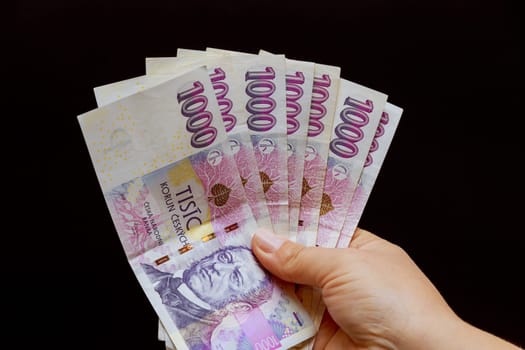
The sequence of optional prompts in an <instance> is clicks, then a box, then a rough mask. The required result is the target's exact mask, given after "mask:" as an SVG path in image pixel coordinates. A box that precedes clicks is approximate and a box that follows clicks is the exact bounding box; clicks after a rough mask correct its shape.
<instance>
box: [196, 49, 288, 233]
mask: <svg viewBox="0 0 525 350" xmlns="http://www.w3.org/2000/svg"><path fill="white" fill-rule="evenodd" d="M206 52H212V53H219V54H224V55H229V56H231V59H232V63H233V66H234V67H235V68H236V69H237V73H238V74H237V76H238V79H239V80H238V81H239V82H240V84H241V85H239V87H240V89H238V90H236V92H239V93H240V96H239V98H240V99H242V105H243V106H244V108H245V116H246V124H245V126H246V132H247V133H248V134H249V135H250V138H251V140H252V144H253V151H254V153H255V159H256V160H257V166H258V168H259V173H260V175H261V181H262V185H263V189H264V195H265V197H266V205H267V206H268V210H269V211H270V217H271V220H272V225H273V229H274V231H275V232H276V233H277V234H280V235H284V236H286V237H288V236H289V233H288V162H287V142H286V141H287V136H286V64H285V59H284V56H282V55H255V54H248V53H242V52H235V51H226V50H219V49H213V48H207V49H206Z"/></svg>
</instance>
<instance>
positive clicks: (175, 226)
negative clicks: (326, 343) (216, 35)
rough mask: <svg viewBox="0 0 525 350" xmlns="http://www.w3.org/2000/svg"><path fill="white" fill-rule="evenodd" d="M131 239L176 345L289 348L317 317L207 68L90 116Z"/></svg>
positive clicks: (127, 245)
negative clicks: (259, 207)
mask: <svg viewBox="0 0 525 350" xmlns="http://www.w3.org/2000/svg"><path fill="white" fill-rule="evenodd" d="M79 122H80V125H81V128H82V131H83V134H84V137H85V140H86V144H87V146H88V149H89V152H90V155H91V158H92V161H93V164H94V166H95V170H96V173H97V176H98V179H99V182H100V185H101V187H102V190H103V192H104V196H105V199H106V201H107V204H108V207H109V209H110V212H111V216H112V219H113V221H114V223H115V226H116V228H117V232H118V234H119V237H120V240H121V242H122V245H123V247H124V250H125V252H126V255H127V257H128V260H129V262H130V264H131V266H132V268H133V271H134V272H135V274H136V276H137V278H138V280H139V282H140V284H141V286H142V288H143V290H144V291H145V293H146V295H147V297H148V299H149V301H150V302H151V304H152V305H153V307H154V309H155V311H156V312H157V314H158V315H159V317H160V319H161V321H162V323H163V324H164V326H165V328H166V331H167V333H168V335H169V337H170V339H171V340H172V342H173V344H174V345H175V346H176V347H177V349H277V348H289V347H291V346H294V345H295V344H297V343H299V342H301V341H303V340H305V339H307V338H309V337H311V336H312V335H313V333H314V329H313V326H312V322H311V320H310V319H309V318H308V315H307V314H306V312H305V311H304V309H303V308H302V306H301V305H300V304H299V303H298V302H297V300H296V299H294V297H293V296H292V295H289V294H287V293H286V292H285V290H286V288H282V287H281V286H280V284H279V283H278V282H276V281H274V280H273V279H272V278H271V276H270V275H269V274H268V273H267V272H266V271H264V270H263V269H262V268H261V267H260V266H259V265H258V263H257V262H256V260H255V258H254V257H253V255H252V253H251V250H250V248H249V247H250V240H251V235H252V234H253V232H254V231H255V229H256V228H257V225H256V223H255V220H254V218H253V215H252V212H251V210H250V207H249V205H248V203H247V200H246V196H245V194H244V190H243V187H242V184H241V179H240V176H239V174H238V171H237V168H236V166H235V161H234V159H233V156H232V153H231V148H230V147H229V144H228V141H227V138H226V133H225V129H224V125H223V124H222V120H221V117H220V111H219V106H218V103H217V100H216V98H215V95H214V92H213V87H212V85H211V82H210V79H209V76H208V74H207V71H206V70H205V69H203V68H199V69H196V70H193V71H191V72H189V73H187V74H184V75H181V76H179V77H176V78H174V79H172V80H168V81H166V82H165V83H162V84H160V85H158V86H156V87H154V88H151V89H148V90H144V91H143V92H140V93H137V94H133V95H131V96H129V97H127V98H124V99H122V100H119V101H117V102H115V103H112V104H109V105H107V106H105V107H102V108H99V109H97V110H94V111H92V112H88V113H86V114H84V115H81V116H80V117H79Z"/></svg>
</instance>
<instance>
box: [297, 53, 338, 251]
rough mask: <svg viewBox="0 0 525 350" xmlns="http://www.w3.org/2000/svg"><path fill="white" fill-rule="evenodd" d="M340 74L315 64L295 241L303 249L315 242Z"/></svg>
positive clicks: (334, 69)
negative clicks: (302, 246)
mask: <svg viewBox="0 0 525 350" xmlns="http://www.w3.org/2000/svg"><path fill="white" fill-rule="evenodd" d="M340 74H341V68H339V67H334V66H327V65H323V64H317V63H316V64H315V67H314V81H313V88H312V101H311V104H310V117H309V120H308V140H307V142H306V150H305V158H304V170H303V181H302V186H301V205H300V210H299V222H298V232H297V241H298V242H299V243H301V244H303V245H306V246H313V245H315V243H316V237H317V226H318V223H319V210H320V207H321V199H322V195H323V185H324V176H325V173H326V161H327V156H328V143H329V141H330V132H331V131H332V123H333V120H334V111H335V103H336V100H337V91H338V89H339V80H340Z"/></svg>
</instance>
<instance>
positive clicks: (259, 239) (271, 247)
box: [255, 228, 286, 253]
mask: <svg viewBox="0 0 525 350" xmlns="http://www.w3.org/2000/svg"><path fill="white" fill-rule="evenodd" d="M255 237H256V243H257V244H258V246H259V247H260V248H261V249H262V250H263V251H264V252H266V253H273V252H275V251H276V250H278V249H279V248H280V247H281V246H282V245H283V243H284V242H285V241H286V239H284V237H281V236H277V235H276V234H274V233H273V232H272V231H270V230H268V229H266V228H260V229H258V230H257V231H255Z"/></svg>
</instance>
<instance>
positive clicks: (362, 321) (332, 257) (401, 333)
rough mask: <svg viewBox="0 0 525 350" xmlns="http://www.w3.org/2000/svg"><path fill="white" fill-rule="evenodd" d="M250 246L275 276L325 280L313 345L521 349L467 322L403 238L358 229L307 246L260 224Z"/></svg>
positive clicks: (319, 282)
mask: <svg viewBox="0 0 525 350" xmlns="http://www.w3.org/2000/svg"><path fill="white" fill-rule="evenodd" d="M252 249H253V252H254V254H255V255H256V256H257V258H258V259H259V261H260V262H261V264H262V265H263V266H264V267H265V268H267V269H268V270H269V271H270V272H271V273H273V274H274V275H276V276H277V277H279V278H281V279H283V280H285V281H289V282H295V283H299V284H306V285H310V286H315V287H318V288H321V290H322V297H323V301H324V303H325V305H326V309H327V311H328V314H326V315H325V318H324V319H323V322H322V324H321V327H320V329H319V332H318V334H317V336H316V341H315V345H314V349H315V350H317V349H351V350H352V349H407V350H411V349H423V348H424V349H427V350H430V349H470V348H476V349H485V348H486V349H489V348H492V349H507V348H508V349H515V347H514V346H512V345H510V344H508V343H506V342H504V341H502V340H500V339H499V338H496V337H494V336H491V335H489V334H488V333H485V332H482V331H480V330H478V329H475V328H474V327H471V326H469V325H468V324H466V323H465V322H463V321H462V320H461V319H460V318H459V317H458V316H456V314H455V313H454V312H453V311H452V310H451V309H450V307H449V306H448V305H447V303H446V302H445V300H444V299H443V298H442V296H441V295H440V294H439V292H438V291H437V289H436V288H435V287H434V286H433V284H432V283H431V282H430V281H429V280H428V278H427V277H426V276H425V275H424V274H423V272H422V271H421V270H420V269H419V268H418V267H417V266H416V264H415V263H414V262H413V261H412V259H410V257H409V256H408V255H407V254H406V252H405V251H404V250H403V249H401V248H400V247H399V246H396V245H394V244H392V243H389V242H388V241H386V240H383V239H381V238H379V237H377V236H375V235H373V234H372V233H370V232H367V231H364V230H361V229H357V231H356V233H355V235H354V238H353V240H352V242H351V244H350V247H349V248H346V249H336V248H333V249H330V248H317V247H304V246H301V245H299V244H296V243H293V242H291V241H286V240H284V239H283V238H282V237H280V236H277V235H274V234H273V233H272V232H270V231H268V230H264V229H260V230H259V231H258V232H256V234H255V235H254V238H253V240H252Z"/></svg>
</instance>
